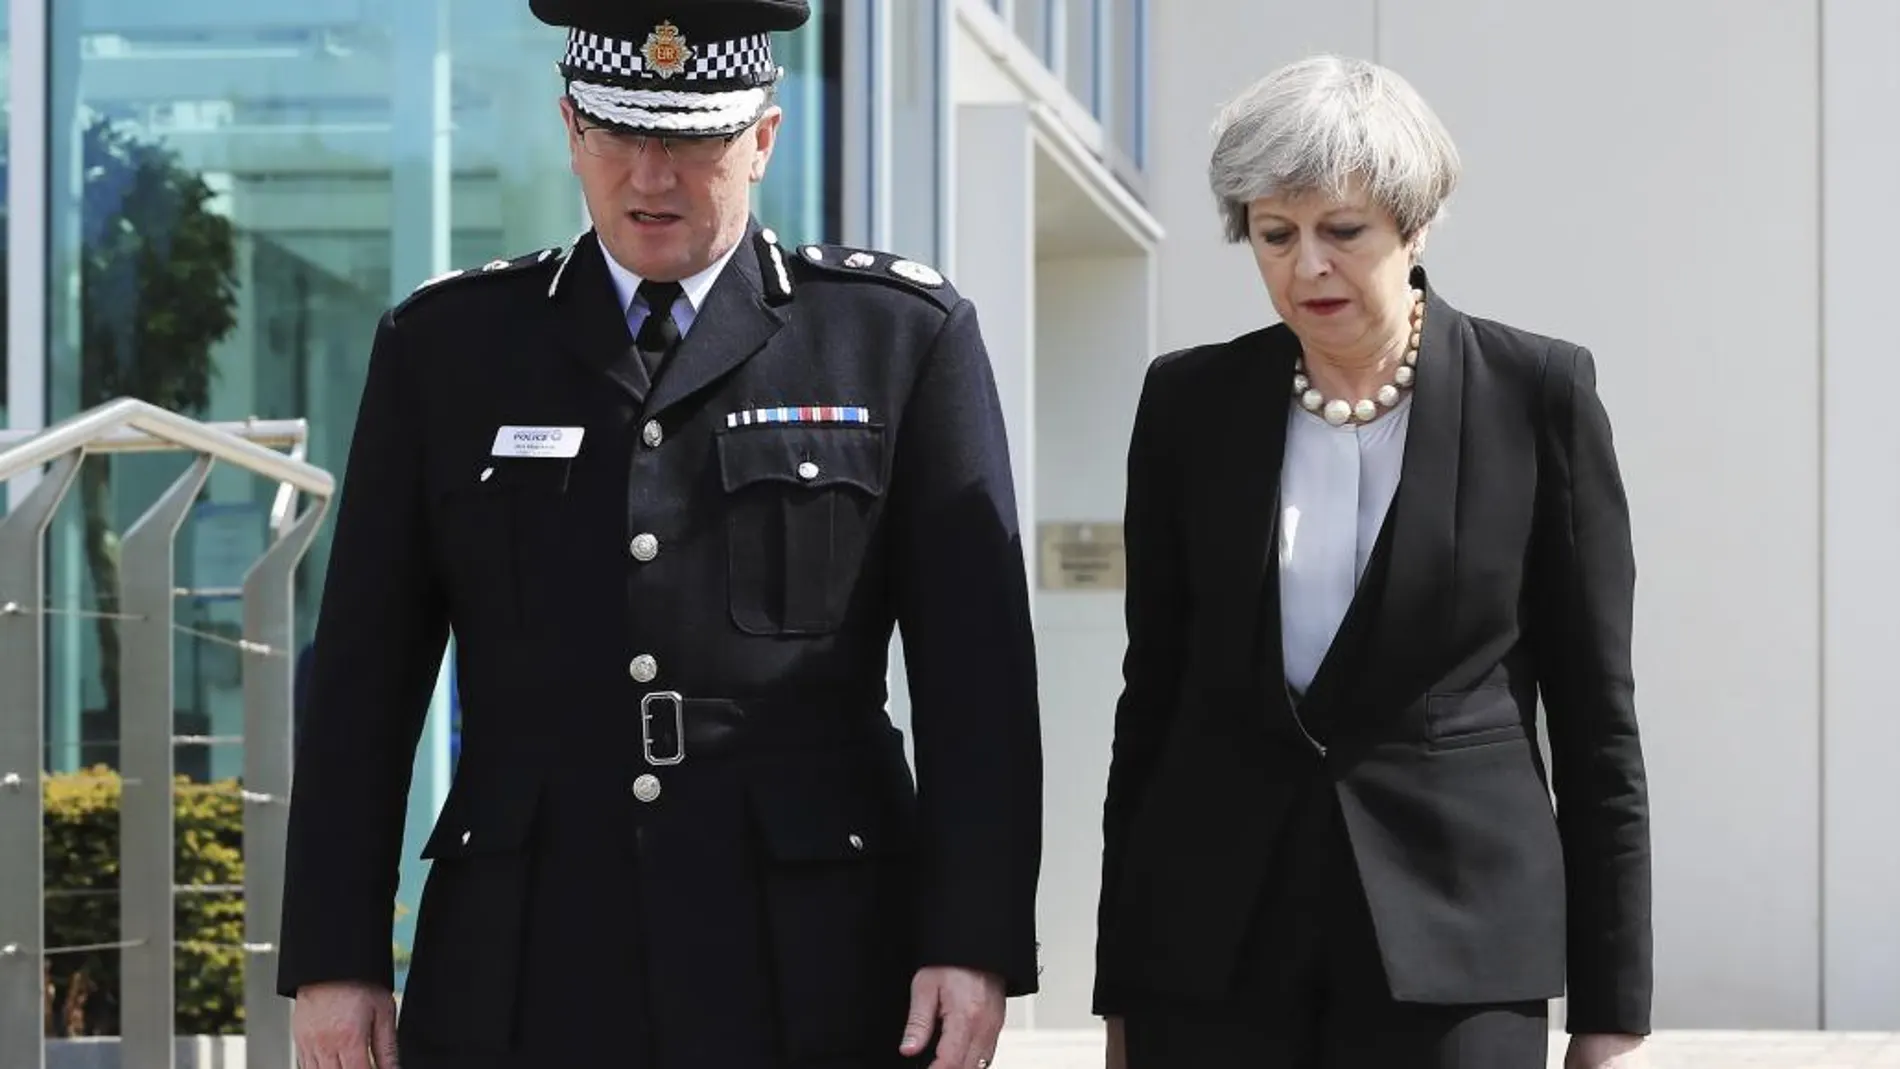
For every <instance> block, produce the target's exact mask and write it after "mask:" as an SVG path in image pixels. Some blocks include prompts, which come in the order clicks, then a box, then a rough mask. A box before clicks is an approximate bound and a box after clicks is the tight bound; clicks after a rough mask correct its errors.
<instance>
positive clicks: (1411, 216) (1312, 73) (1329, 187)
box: [1207, 55, 1461, 242]
mask: <svg viewBox="0 0 1900 1069" xmlns="http://www.w3.org/2000/svg"><path fill="white" fill-rule="evenodd" d="M1460 170H1461V166H1460V163H1459V159H1458V149H1457V146H1455V145H1453V144H1452V140H1451V135H1450V134H1449V133H1448V132H1447V131H1446V130H1445V127H1444V125H1443V124H1442V123H1440V122H1439V120H1438V116H1437V115H1435V114H1434V113H1433V112H1432V109H1431V108H1430V107H1429V106H1427V105H1426V103H1425V101H1424V99H1423V98H1422V97H1420V96H1419V95H1418V92H1417V91H1416V90H1414V89H1413V88H1412V86H1411V85H1410V83H1408V82H1406V80H1405V79H1404V78H1401V77H1399V75H1398V74H1397V73H1395V72H1393V71H1391V70H1388V69H1386V68H1384V67H1381V66H1379V65H1378V64H1375V63H1369V62H1367V61H1365V60H1361V59H1349V58H1344V57H1340V56H1333V55H1317V56H1312V57H1309V58H1307V59H1303V60H1300V61H1298V62H1296V63H1291V64H1288V65H1287V66H1284V67H1281V68H1280V69H1279V70H1276V71H1274V72H1273V73H1272V74H1269V75H1267V76H1266V77H1265V78H1262V79H1261V80H1260V81H1258V82H1256V83H1254V85H1253V86H1251V87H1250V88H1248V89H1247V90H1246V91H1245V92H1243V93H1241V94H1240V95H1239V96H1237V97H1235V98H1234V99H1233V100H1231V101H1229V102H1228V103H1227V104H1226V105H1225V106H1224V107H1222V108H1221V111H1220V117H1219V118H1218V119H1216V120H1215V122H1214V152H1213V156H1212V159H1211V160H1210V162H1209V164H1208V172H1207V176H1208V184H1209V185H1210V186H1211V187H1212V189H1213V193H1214V198H1215V200H1216V201H1217V202H1218V204H1219V208H1220V214H1221V217H1222V220H1223V221H1224V223H1225V229H1226V237H1227V240H1228V241H1232V242H1242V241H1246V240H1247V229H1248V227H1247V205H1248V202H1250V201H1253V200H1255V199H1257V198H1260V197H1269V196H1276V195H1289V196H1295V195H1301V194H1306V193H1322V194H1327V195H1331V196H1343V195H1344V194H1345V193H1346V191H1347V188H1348V186H1349V184H1350V183H1351V182H1352V181H1353V180H1354V179H1355V178H1356V179H1359V180H1361V181H1363V182H1364V183H1365V188H1366V192H1367V194H1368V195H1369V196H1370V197H1371V198H1372V201H1373V203H1375V204H1377V205H1379V206H1380V207H1383V208H1384V209H1385V210H1386V211H1388V212H1390V213H1391V215H1392V218H1393V220H1394V222H1396V223H1397V224H1398V229H1399V234H1400V235H1401V236H1402V237H1403V238H1404V239H1405V240H1407V241H1410V240H1412V239H1413V238H1414V237H1416V236H1418V234H1419V233H1420V232H1421V231H1423V230H1424V229H1425V227H1426V226H1428V225H1430V224H1431V223H1434V222H1436V221H1437V220H1438V218H1439V216H1440V215H1441V214H1442V213H1443V211H1444V206H1445V202H1446V201H1447V200H1449V199H1450V198H1451V192H1452V190H1453V189H1454V188H1456V186H1457V184H1458V178H1459V174H1460Z"/></svg>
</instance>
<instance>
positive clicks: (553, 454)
mask: <svg viewBox="0 0 1900 1069" xmlns="http://www.w3.org/2000/svg"><path fill="white" fill-rule="evenodd" d="M586 430H587V428H585V427H503V428H502V429H501V430H499V431H496V432H495V455H496V456H498V457H541V458H545V459H550V460H563V459H570V458H572V457H575V456H578V455H580V451H581V435H582V434H584V433H586Z"/></svg>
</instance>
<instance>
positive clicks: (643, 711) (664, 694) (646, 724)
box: [640, 690, 686, 767]
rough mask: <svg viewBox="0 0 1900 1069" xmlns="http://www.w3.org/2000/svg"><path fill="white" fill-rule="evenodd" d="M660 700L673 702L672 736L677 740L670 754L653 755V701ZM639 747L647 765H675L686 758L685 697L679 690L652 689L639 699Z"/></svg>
mask: <svg viewBox="0 0 1900 1069" xmlns="http://www.w3.org/2000/svg"><path fill="white" fill-rule="evenodd" d="M662 701H663V702H672V703H673V737H674V738H675V739H677V740H678V742H677V744H676V745H675V747H674V752H673V754H672V755H671V756H668V757H655V756H654V755H653V703H654V702H662ZM661 715H665V714H664V713H662V714H661ZM640 749H641V752H642V753H643V754H644V755H645V757H646V759H647V764H649V765H656V766H660V767H664V766H666V765H677V764H679V763H680V762H681V761H684V760H686V699H685V698H683V697H681V696H680V693H679V691H676V690H659V691H654V692H653V693H652V694H648V695H646V696H645V697H643V698H641V699H640Z"/></svg>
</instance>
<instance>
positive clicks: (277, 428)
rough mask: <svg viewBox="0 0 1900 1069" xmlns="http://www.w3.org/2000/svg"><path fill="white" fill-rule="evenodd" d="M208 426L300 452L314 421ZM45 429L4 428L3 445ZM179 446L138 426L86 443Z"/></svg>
mask: <svg viewBox="0 0 1900 1069" xmlns="http://www.w3.org/2000/svg"><path fill="white" fill-rule="evenodd" d="M205 426H207V427H210V428H212V429H213V430H219V431H224V432H225V433H227V434H234V435H236V436H237V437H239V438H242V439H244V440H245V441H247V442H255V443H256V444H258V445H262V446H269V447H270V448H272V449H290V450H292V455H293V456H294V455H296V453H295V450H296V448H297V447H299V446H302V445H303V444H304V443H305V442H306V441H308V440H309V437H310V422H309V421H308V420H301V419H257V418H256V417H252V418H251V419H244V420H230V421H226V422H212V423H206V424H205ZM44 433H45V431H44V430H31V431H10V430H0V449H5V448H7V447H9V446H15V445H19V444H20V443H21V442H26V441H31V440H32V439H34V438H36V437H38V436H39V435H41V434H44ZM176 448H177V445H176V444H175V443H173V442H171V441H169V440H167V439H164V438H160V437H158V436H156V435H152V434H148V433H146V432H145V431H142V430H139V429H138V428H136V427H120V428H119V429H118V430H116V431H110V432H108V433H106V434H104V435H102V436H100V437H98V438H94V439H93V440H92V441H90V442H87V443H86V452H88V453H162V452H168V451H170V450H173V449H176Z"/></svg>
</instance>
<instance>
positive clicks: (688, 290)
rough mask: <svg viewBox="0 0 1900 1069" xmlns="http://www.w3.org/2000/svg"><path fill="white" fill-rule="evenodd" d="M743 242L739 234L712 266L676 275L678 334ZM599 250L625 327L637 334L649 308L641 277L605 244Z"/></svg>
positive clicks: (685, 328) (682, 332) (696, 313)
mask: <svg viewBox="0 0 1900 1069" xmlns="http://www.w3.org/2000/svg"><path fill="white" fill-rule="evenodd" d="M744 244H745V240H744V239H743V238H741V239H740V240H739V241H737V242H735V243H734V244H733V246H732V248H730V249H727V250H726V252H725V255H723V256H721V257H719V259H717V260H714V261H713V262H712V266H710V267H708V268H706V269H705V270H704V271H701V272H699V273H698V274H696V275H693V276H692V277H690V278H683V279H680V289H681V290H683V291H684V292H682V293H681V294H680V296H679V300H676V301H674V302H673V322H674V323H675V324H676V325H677V326H678V327H679V328H680V337H682V338H684V337H686V333H687V332H688V331H690V330H692V329H693V320H694V319H696V318H698V316H699V310H700V309H701V308H703V307H705V305H706V295H707V294H709V293H711V292H712V288H713V283H715V282H717V281H719V272H721V271H723V270H725V269H726V261H728V260H730V259H732V254H733V253H735V252H737V251H739V246H740V245H744ZM600 251H601V252H602V253H605V254H606V255H604V256H603V257H602V259H604V260H606V261H607V273H608V274H610V275H612V276H613V280H614V292H616V293H618V294H619V295H620V307H622V308H624V309H626V313H627V329H628V330H630V331H632V332H633V336H634V337H636V338H637V337H639V336H640V327H641V326H642V325H643V324H645V323H646V321H647V313H648V311H650V309H648V308H647V302H645V301H643V300H640V299H639V291H640V283H641V281H642V279H641V278H640V276H639V275H636V274H634V273H633V272H632V271H629V270H627V269H626V268H624V267H622V266H620V261H618V260H616V259H614V258H613V254H612V253H609V252H607V247H606V246H605V245H603V246H601V250H600Z"/></svg>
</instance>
